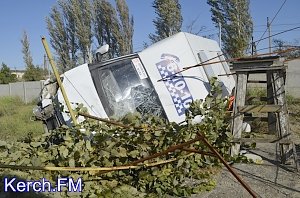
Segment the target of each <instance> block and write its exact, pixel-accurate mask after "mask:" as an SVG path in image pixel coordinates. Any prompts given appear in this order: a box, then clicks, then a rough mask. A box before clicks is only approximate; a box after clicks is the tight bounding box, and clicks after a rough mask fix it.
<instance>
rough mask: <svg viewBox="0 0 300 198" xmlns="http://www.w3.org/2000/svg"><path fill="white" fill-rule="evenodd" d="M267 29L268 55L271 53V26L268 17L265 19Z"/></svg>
mask: <svg viewBox="0 0 300 198" xmlns="http://www.w3.org/2000/svg"><path fill="white" fill-rule="evenodd" d="M267 28H268V33H269V53H272V43H271V24H270V22H269V17H267Z"/></svg>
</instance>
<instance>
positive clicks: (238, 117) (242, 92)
mask: <svg viewBox="0 0 300 198" xmlns="http://www.w3.org/2000/svg"><path fill="white" fill-rule="evenodd" d="M236 78H237V83H236V88H235V100H234V109H233V115H235V117H234V118H233V122H232V125H233V126H232V134H233V137H234V138H240V137H241V135H242V130H243V119H244V114H243V113H239V112H238V107H239V106H244V105H245V100H246V90H247V80H248V75H247V72H236ZM239 151H240V144H235V145H234V146H232V147H231V155H232V156H233V155H238V154H239Z"/></svg>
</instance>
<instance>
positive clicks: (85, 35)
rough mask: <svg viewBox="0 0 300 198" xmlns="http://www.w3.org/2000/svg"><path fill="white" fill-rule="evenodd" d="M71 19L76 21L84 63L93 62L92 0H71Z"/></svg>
mask: <svg viewBox="0 0 300 198" xmlns="http://www.w3.org/2000/svg"><path fill="white" fill-rule="evenodd" d="M69 9H70V16H71V20H73V22H74V27H75V35H76V38H77V39H78V47H79V49H80V51H81V53H82V58H83V62H84V63H91V62H92V50H91V44H92V12H91V11H92V8H91V4H90V0H69Z"/></svg>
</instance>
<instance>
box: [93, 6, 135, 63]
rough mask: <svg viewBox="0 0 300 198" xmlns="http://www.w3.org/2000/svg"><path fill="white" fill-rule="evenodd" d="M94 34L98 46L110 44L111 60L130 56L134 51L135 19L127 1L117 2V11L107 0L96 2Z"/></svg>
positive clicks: (109, 53)
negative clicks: (130, 13) (131, 14)
mask: <svg viewBox="0 0 300 198" xmlns="http://www.w3.org/2000/svg"><path fill="white" fill-rule="evenodd" d="M93 7H94V12H93V15H94V16H93V24H94V34H95V37H96V39H97V41H98V45H99V46H102V45H104V44H108V45H109V46H110V50H109V52H108V55H109V58H113V57H116V56H122V55H126V54H130V53H132V51H133V45H132V37H133V23H134V22H133V17H132V16H131V17H130V16H129V9H128V6H127V4H126V1H125V0H116V7H117V9H115V8H114V7H113V5H112V4H111V3H110V2H109V1H106V0H94V3H93Z"/></svg>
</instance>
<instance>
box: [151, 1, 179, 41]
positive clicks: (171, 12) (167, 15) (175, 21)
mask: <svg viewBox="0 0 300 198" xmlns="http://www.w3.org/2000/svg"><path fill="white" fill-rule="evenodd" d="M153 8H154V9H155V13H156V14H157V17H156V19H154V20H153V23H154V26H155V29H156V30H155V34H150V35H149V38H150V40H151V41H152V43H155V42H157V41H160V40H162V39H164V38H166V37H169V36H172V35H173V34H176V33H177V32H180V29H181V26H182V20H183V19H182V15H181V5H180V4H179V2H178V0H154V2H153Z"/></svg>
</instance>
